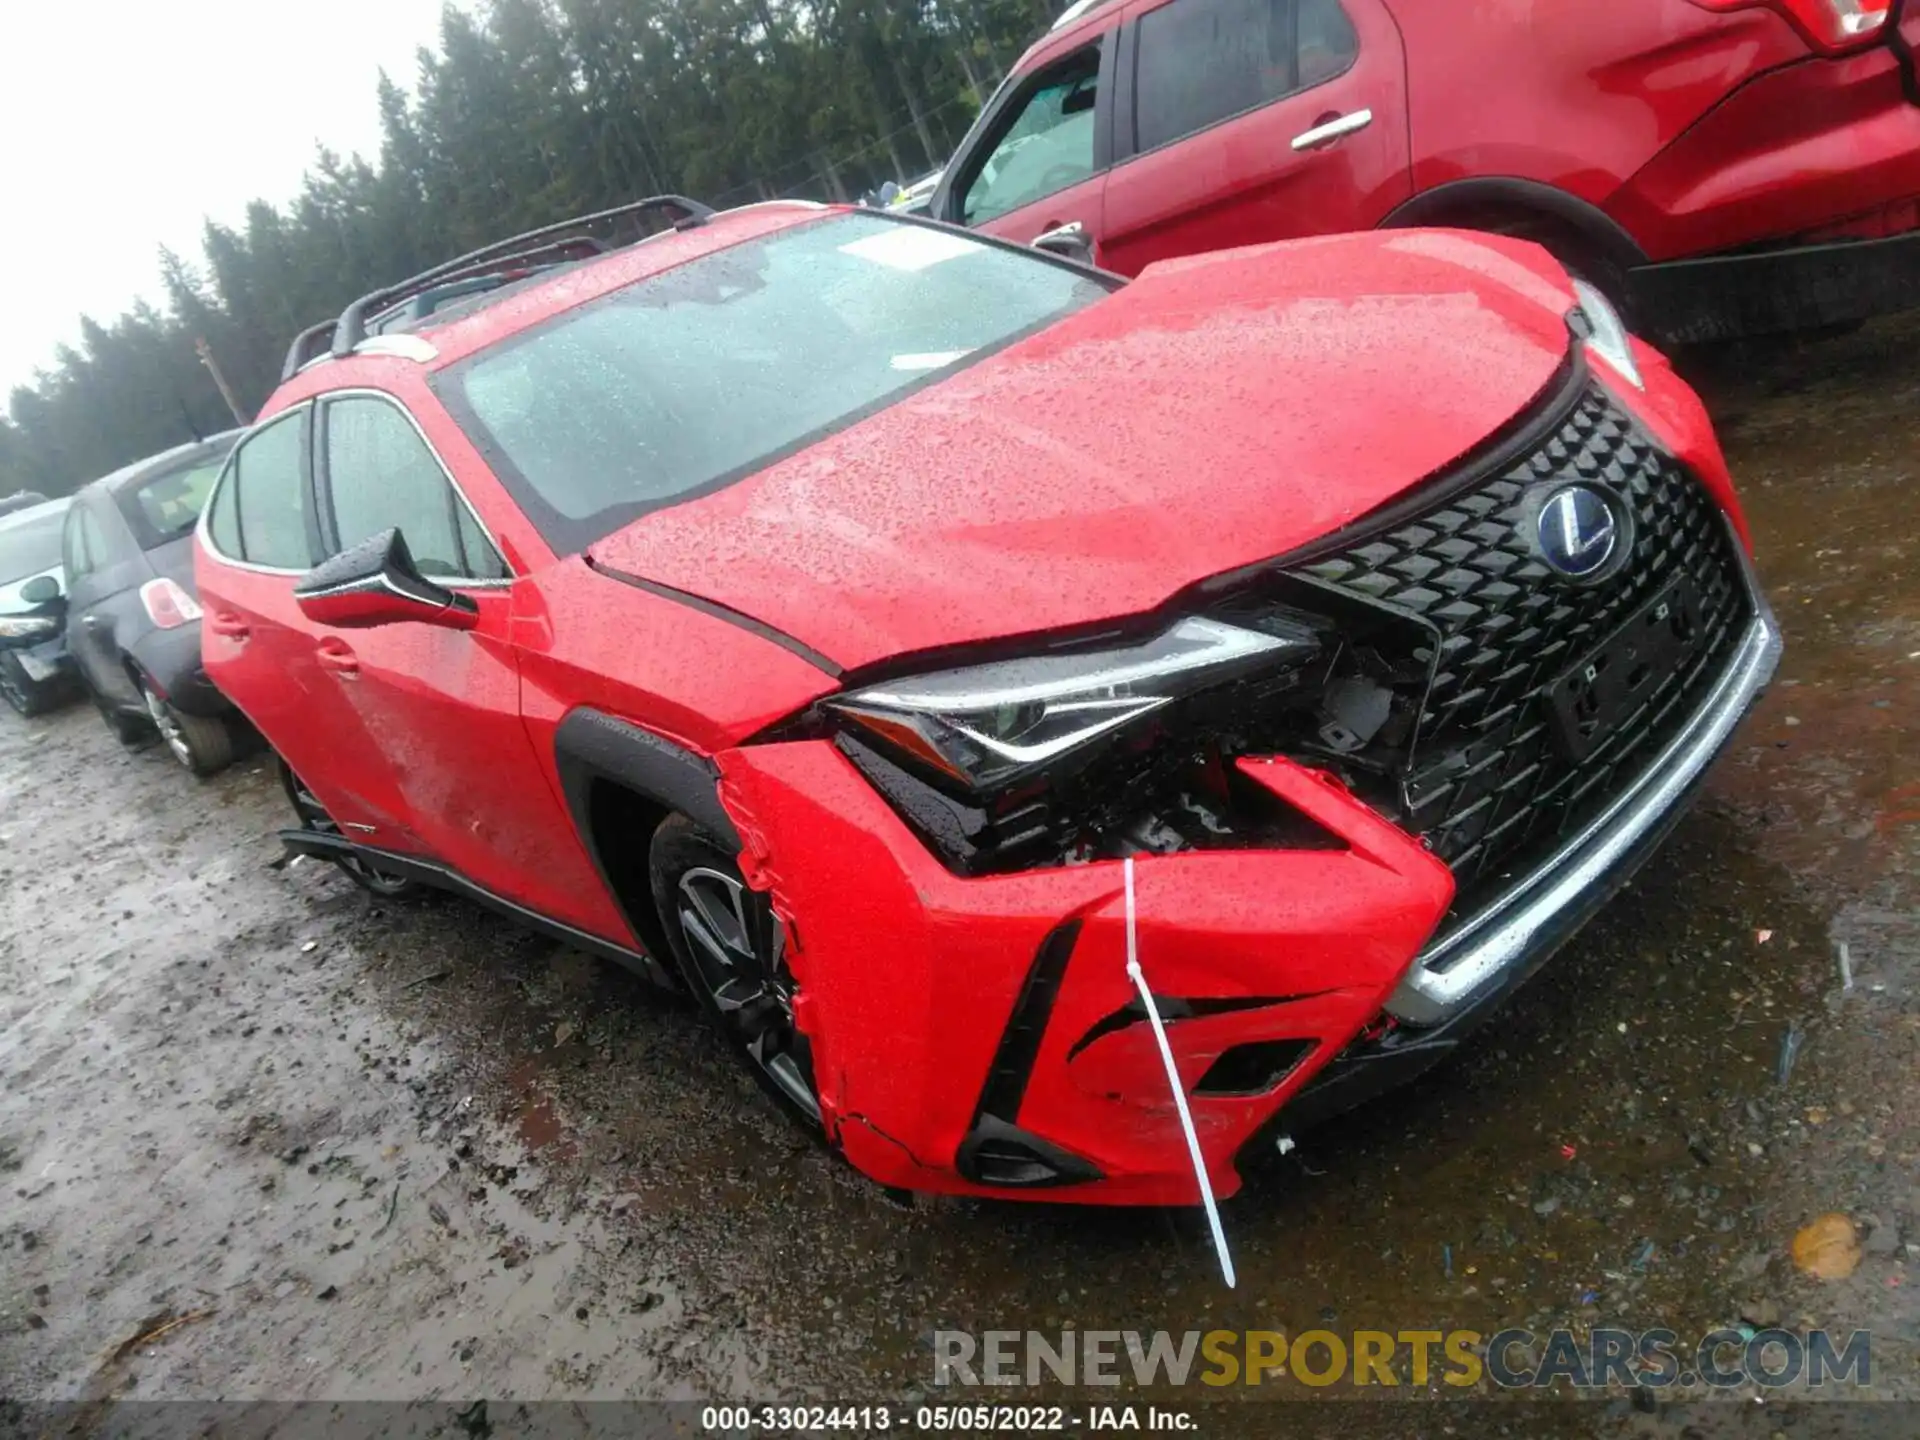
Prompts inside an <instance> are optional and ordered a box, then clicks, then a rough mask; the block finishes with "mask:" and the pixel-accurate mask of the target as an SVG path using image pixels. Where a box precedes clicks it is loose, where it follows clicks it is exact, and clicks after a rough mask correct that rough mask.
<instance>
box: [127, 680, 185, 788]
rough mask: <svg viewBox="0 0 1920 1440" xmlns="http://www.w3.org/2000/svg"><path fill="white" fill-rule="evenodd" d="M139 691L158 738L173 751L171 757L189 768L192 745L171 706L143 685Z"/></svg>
mask: <svg viewBox="0 0 1920 1440" xmlns="http://www.w3.org/2000/svg"><path fill="white" fill-rule="evenodd" d="M140 693H141V695H142V696H144V697H145V698H146V702H147V716H148V718H149V719H151V720H152V721H153V728H154V729H156V730H158V731H159V732H160V738H161V739H162V740H164V741H166V742H167V749H169V750H171V751H172V752H173V758H174V759H176V760H178V761H179V762H180V763H181V764H182V765H184V766H186V767H187V768H188V769H189V770H191V769H192V768H193V747H192V746H191V745H189V744H188V743H187V736H186V732H185V731H184V730H182V729H181V728H180V722H179V721H178V720H176V719H175V718H174V714H173V707H172V706H171V705H169V704H167V702H166V701H164V700H162V699H161V698H160V697H159V696H158V695H156V694H154V693H153V691H151V690H149V689H147V687H146V686H144V685H143V686H141V687H140Z"/></svg>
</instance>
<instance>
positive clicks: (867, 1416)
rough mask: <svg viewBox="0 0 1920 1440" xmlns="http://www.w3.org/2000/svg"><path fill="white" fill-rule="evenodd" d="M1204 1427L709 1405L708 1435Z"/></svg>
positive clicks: (966, 1411)
mask: <svg viewBox="0 0 1920 1440" xmlns="http://www.w3.org/2000/svg"><path fill="white" fill-rule="evenodd" d="M1070 1427H1071V1428H1072V1429H1075V1430H1154V1431H1163V1432H1190V1431H1193V1430H1196V1429H1198V1428H1199V1426H1198V1423H1197V1422H1196V1421H1195V1419H1194V1417H1193V1415H1192V1413H1191V1412H1189V1411H1186V1410H1182V1409H1178V1408H1176V1407H1170V1406H1161V1405H1125V1404H1122V1405H1087V1406H1066V1405H988V1404H978V1405H912V1406H909V1405H708V1406H706V1407H704V1408H703V1409H702V1410H701V1412H700V1428H701V1429H702V1430H703V1431H706V1432H709V1433H713V1432H718V1433H722V1434H730V1435H744V1434H754V1433H758V1432H773V1433H781V1434H792V1433H795V1432H800V1431H875V1432H878V1431H887V1430H917V1431H929V1432H943V1431H959V1432H964V1433H973V1432H977V1431H983V1430H992V1431H1007V1432H1009V1433H1015V1434H1030V1433H1033V1432H1036V1431H1048V1430H1066V1429H1068V1428H1070Z"/></svg>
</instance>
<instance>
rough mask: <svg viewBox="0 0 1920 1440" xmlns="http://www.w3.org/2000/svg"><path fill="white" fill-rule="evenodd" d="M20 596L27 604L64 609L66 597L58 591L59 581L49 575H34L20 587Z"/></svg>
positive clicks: (43, 607)
mask: <svg viewBox="0 0 1920 1440" xmlns="http://www.w3.org/2000/svg"><path fill="white" fill-rule="evenodd" d="M20 598H21V599H22V600H24V601H26V602H27V604H29V605H34V606H38V607H40V608H42V609H45V608H48V607H52V608H54V609H57V610H64V609H66V608H67V607H66V604H65V599H66V597H65V596H63V595H62V594H61V593H60V582H59V581H58V580H56V579H54V578H53V576H51V575H36V576H34V577H33V579H31V580H29V581H28V582H27V583H26V584H24V585H22V586H21V587H20Z"/></svg>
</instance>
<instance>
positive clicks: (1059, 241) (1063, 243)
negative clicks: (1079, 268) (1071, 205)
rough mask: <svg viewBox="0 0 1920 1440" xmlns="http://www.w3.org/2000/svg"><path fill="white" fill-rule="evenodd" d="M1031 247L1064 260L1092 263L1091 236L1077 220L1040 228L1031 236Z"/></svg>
mask: <svg viewBox="0 0 1920 1440" xmlns="http://www.w3.org/2000/svg"><path fill="white" fill-rule="evenodd" d="M1033 248H1034V249H1036V250H1045V251H1046V252H1047V253H1048V254H1049V255H1058V256H1060V257H1061V258H1063V259H1066V260H1078V261H1079V262H1080V263H1081V264H1082V265H1091V264H1092V263H1093V237H1092V236H1091V235H1089V234H1088V233H1087V227H1086V226H1085V225H1082V224H1081V223H1080V222H1079V221H1078V220H1069V221H1067V222H1066V223H1065V224H1064V225H1055V226H1053V227H1052V228H1051V229H1048V230H1042V231H1041V232H1040V233H1039V234H1038V235H1036V236H1034V237H1033Z"/></svg>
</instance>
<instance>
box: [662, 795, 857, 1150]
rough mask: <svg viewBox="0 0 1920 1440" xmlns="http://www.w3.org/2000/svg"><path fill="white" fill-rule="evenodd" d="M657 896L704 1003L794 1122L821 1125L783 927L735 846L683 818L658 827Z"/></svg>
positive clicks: (687, 972)
mask: <svg viewBox="0 0 1920 1440" xmlns="http://www.w3.org/2000/svg"><path fill="white" fill-rule="evenodd" d="M650 859H651V862H652V871H653V899H654V904H655V905H656V906H657V907H658V909H659V914H660V919H661V921H662V922H663V923H664V925H665V927H666V931H667V936H668V940H669V942H670V943H671V944H672V946H673V951H674V956H675V958H676V959H677V960H678V961H679V962H680V972H681V974H682V975H683V976H684V977H685V978H686V982H687V986H688V988H689V989H691V990H692V991H693V993H694V994H695V995H697V996H699V998H700V1008H701V1009H703V1010H705V1011H706V1012H707V1018H708V1019H709V1020H710V1021H711V1022H712V1023H713V1025H714V1027H715V1028H716V1029H718V1030H719V1031H720V1033H721V1035H722V1036H723V1037H724V1038H725V1039H726V1041H727V1043H728V1044H729V1045H730V1046H731V1047H732V1048H733V1049H734V1051H735V1052H736V1053H737V1054H738V1055H739V1056H740V1058H741V1059H742V1060H743V1061H744V1062H745V1063H746V1065H747V1068H748V1070H749V1071H750V1072H751V1073H752V1075H753V1077H754V1079H755V1080H757V1081H759V1083H760V1085H761V1087H762V1088H763V1089H764V1090H766V1092H767V1093H768V1094H769V1095H771V1096H773V1098H774V1099H775V1100H776V1101H778V1102H779V1103H780V1106H781V1108H782V1109H783V1110H785V1111H786V1112H787V1113H788V1114H789V1115H791V1116H792V1117H793V1118H794V1119H796V1120H798V1121H800V1122H801V1123H802V1124H803V1125H805V1126H807V1128H809V1129H811V1130H815V1131H817V1130H818V1129H819V1128H820V1100H819V1097H818V1095H817V1094H816V1093H815V1091H814V1086H813V1052H812V1050H811V1049H810V1047H809V1046H808V1044H807V1037H806V1036H805V1035H803V1034H801V1033H800V1030H799V1028H798V1027H797V1026H795V1024H794V1021H793V999H794V994H795V992H796V986H795V984H794V979H793V972H792V971H791V970H789V969H788V968H787V961H786V929H785V927H784V926H782V925H781V924H780V922H779V920H778V919H776V918H775V916H774V914H773V907H772V906H771V905H769V904H768V903H767V897H766V896H764V895H762V894H760V893H759V892H757V891H754V890H750V889H748V888H747V883H746V881H745V880H743V879H742V878H741V876H740V867H739V866H738V865H737V864H735V862H734V856H733V852H732V851H730V850H729V849H728V848H727V846H725V845H724V844H722V843H721V842H720V841H719V840H717V839H715V838H714V837H713V836H711V835H709V834H707V833H706V832H705V831H704V830H702V829H700V828H699V827H698V826H697V825H695V824H694V823H693V821H691V820H689V819H687V818H686V817H685V816H684V815H675V816H672V817H670V818H669V819H667V820H666V821H665V822H664V823H663V824H662V825H661V826H660V828H659V829H658V830H657V831H655V832H654V836H653V847H652V852H651V856H650Z"/></svg>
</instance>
